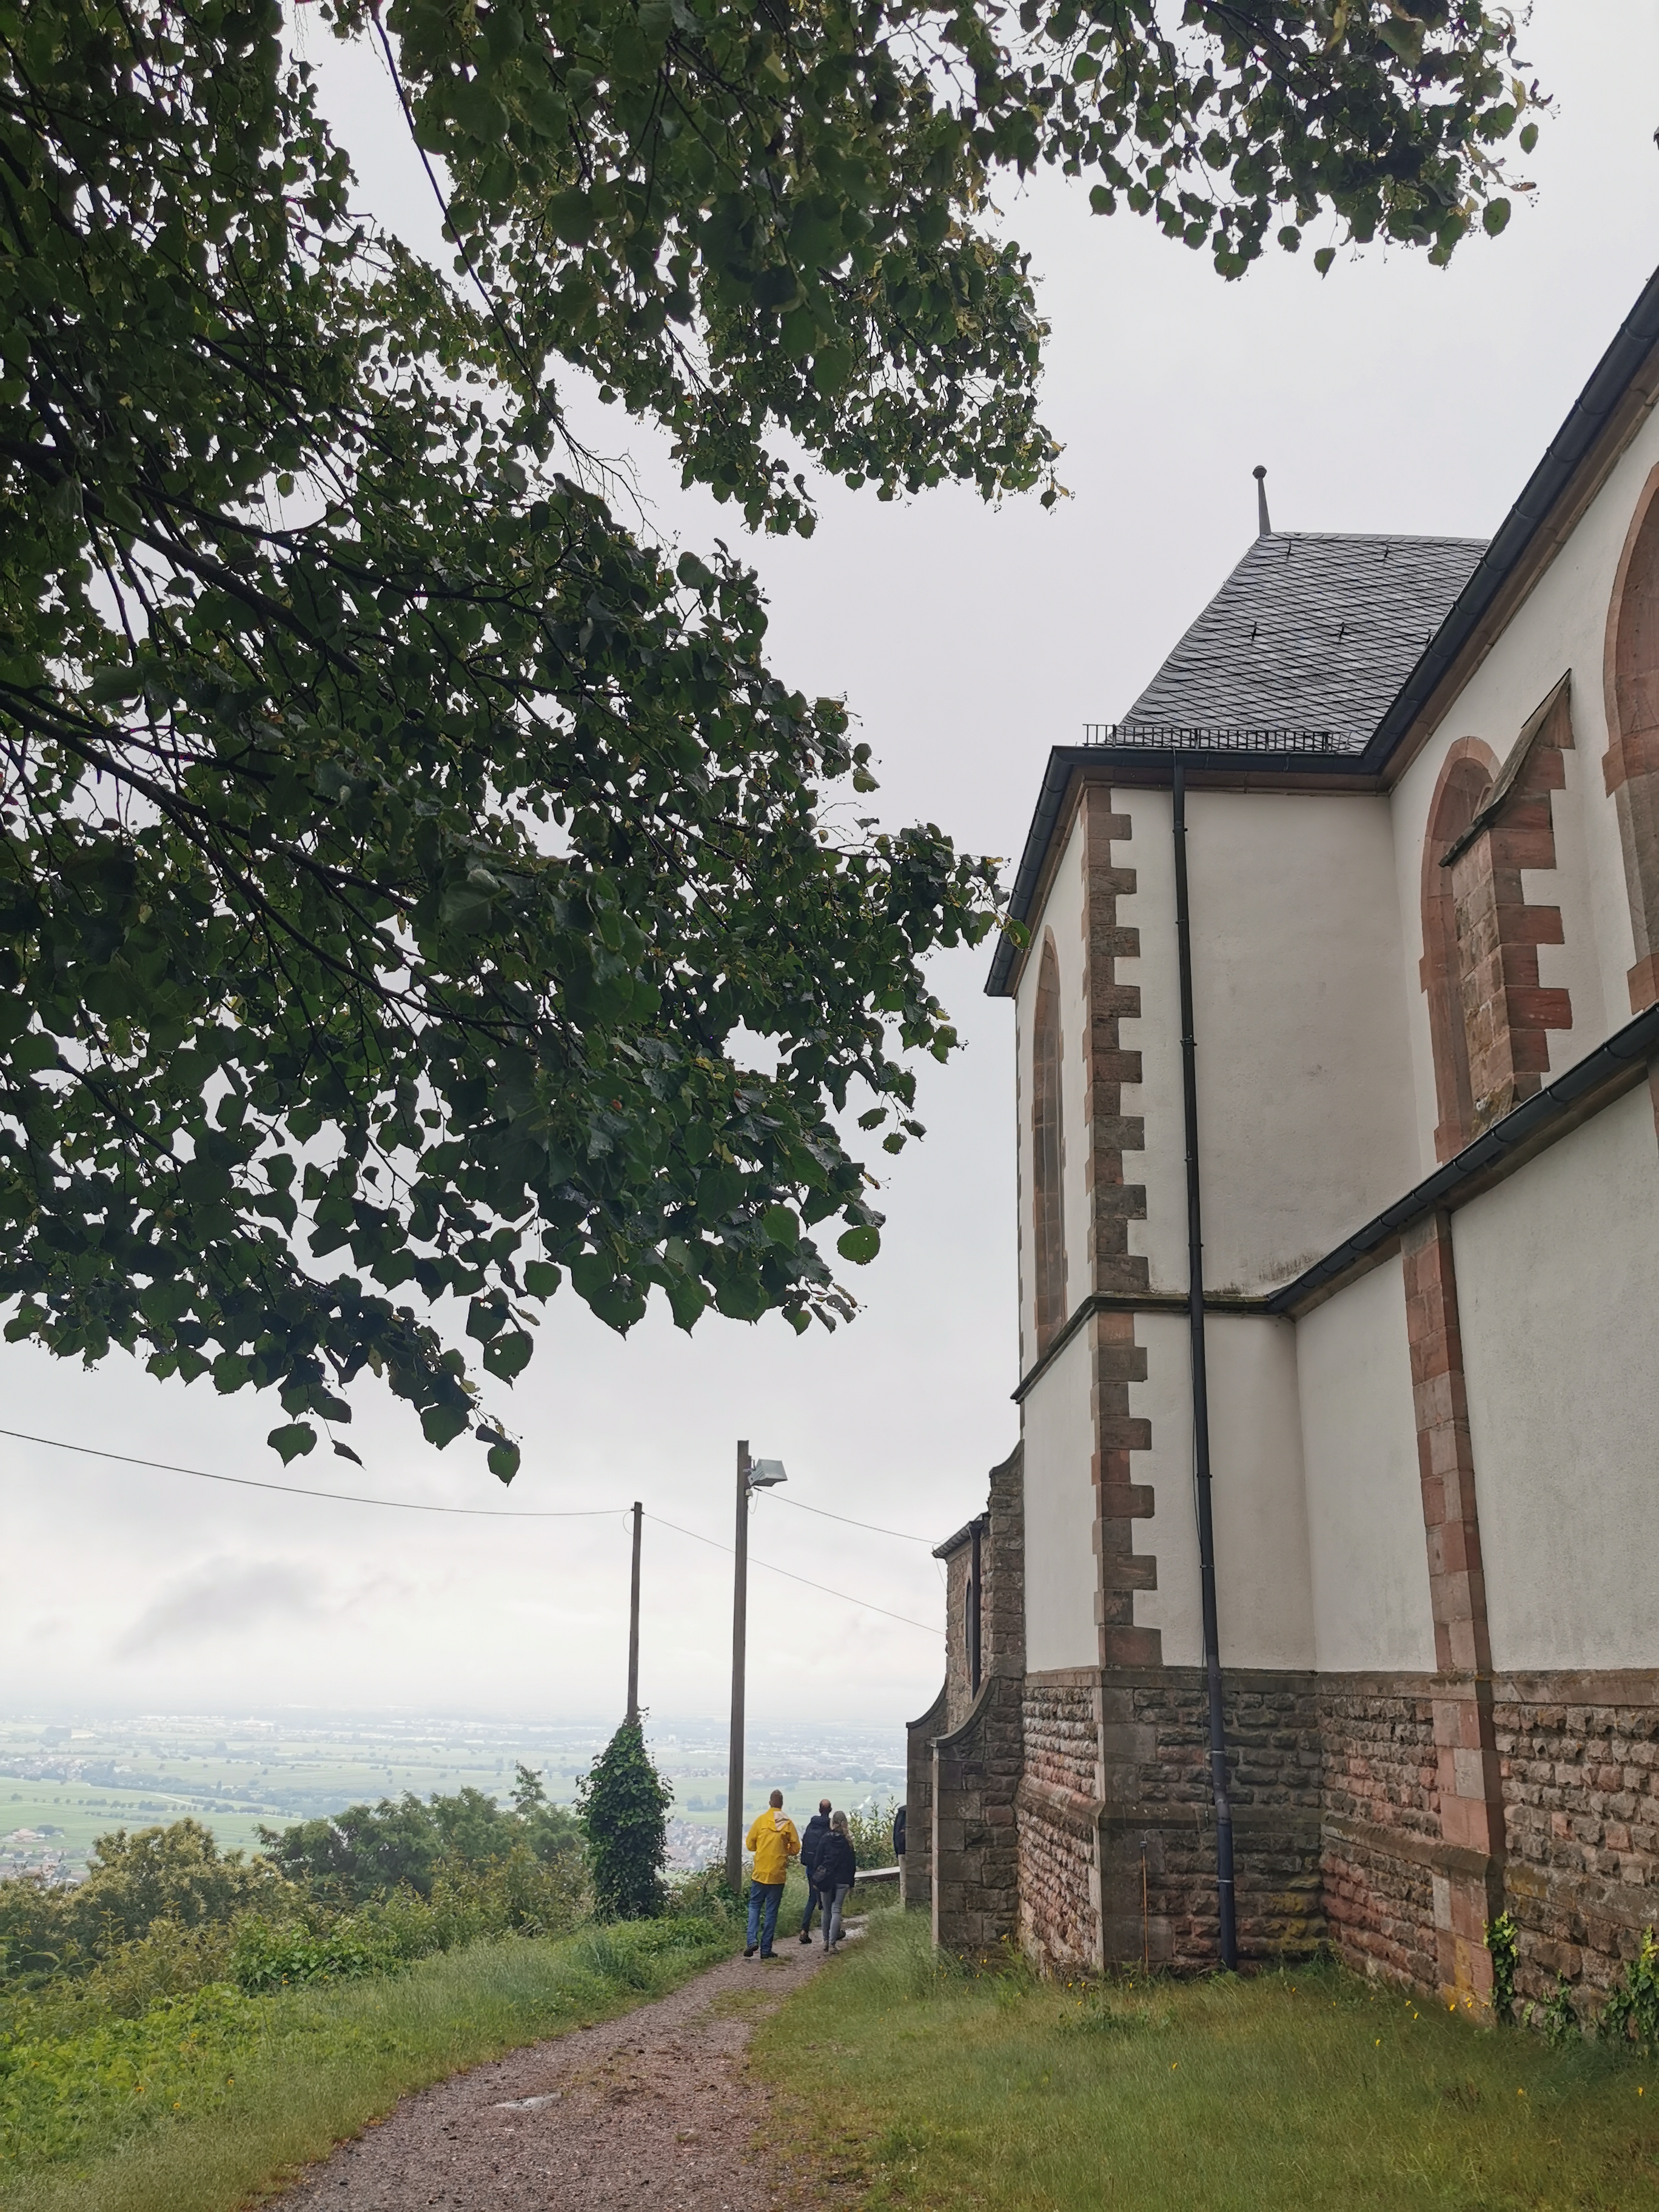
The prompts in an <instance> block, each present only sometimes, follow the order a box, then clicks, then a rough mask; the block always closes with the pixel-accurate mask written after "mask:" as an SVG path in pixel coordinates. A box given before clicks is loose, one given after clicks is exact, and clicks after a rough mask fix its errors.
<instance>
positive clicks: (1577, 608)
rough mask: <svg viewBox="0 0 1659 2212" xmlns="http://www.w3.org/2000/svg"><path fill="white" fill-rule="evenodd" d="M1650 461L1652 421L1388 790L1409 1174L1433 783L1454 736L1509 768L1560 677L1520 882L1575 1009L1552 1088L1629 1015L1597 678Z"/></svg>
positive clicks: (1655, 432) (1418, 1078) (1423, 1103)
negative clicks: (1534, 849)
mask: <svg viewBox="0 0 1659 2212" xmlns="http://www.w3.org/2000/svg"><path fill="white" fill-rule="evenodd" d="M1656 465H1659V415H1656V416H1650V417H1649V418H1648V420H1647V422H1645V423H1644V425H1643V427H1642V428H1641V429H1640V430H1639V431H1638V434H1637V435H1636V437H1635V438H1634V440H1633V441H1632V443H1631V445H1630V446H1629V447H1627V448H1626V451H1625V453H1623V455H1622V456H1621V457H1620V459H1619V461H1618V462H1617V463H1616V465H1614V467H1613V470H1612V471H1611V473H1610V474H1609V476H1608V478H1607V482H1606V483H1604V484H1603V485H1602V487H1601V491H1600V492H1599V493H1598V494H1597V495H1596V497H1595V500H1594V501H1592V502H1591V504H1590V506H1589V507H1588V509H1587V510H1586V511H1585V513H1584V514H1583V516H1582V517H1581V519H1580V520H1579V522H1578V524H1577V526H1576V528H1575V529H1574V530H1573V532H1572V533H1571V536H1570V538H1568V539H1567V541H1566V543H1565V544H1564V545H1563V546H1562V548H1561V550H1560V551H1559V553H1558V554H1557V556H1556V557H1555V559H1554V560H1553V562H1552V563H1551V565H1550V566H1549V568H1547V570H1546V571H1545V573H1544V574H1543V575H1542V576H1541V578H1540V580H1539V581H1538V583H1537V584H1536V585H1535V586H1534V589H1533V590H1532V592H1531V593H1530V594H1529V595H1528V598H1527V599H1525V600H1524V601H1523V603H1522V605H1521V606H1520V608H1519V609H1518V610H1517V611H1516V613H1515V614H1514V615H1513V616H1512V617H1511V618H1510V622H1509V623H1508V625H1507V627H1506V628H1505V629H1504V632H1503V633H1502V635H1500V636H1499V638H1498V641H1497V642H1496V643H1495V644H1494V646H1493V647H1492V650H1491V652H1490V653H1488V654H1487V655H1486V659H1485V660H1484V661H1482V663H1481V665H1480V667H1479V668H1477V669H1476V670H1475V671H1474V674H1473V675H1472V676H1471V677H1470V678H1469V680H1468V683H1467V684H1465V685H1464V687H1463V689H1462V691H1461V692H1460V693H1459V694H1458V696H1457V697H1456V698H1455V701H1454V702H1453V704H1452V705H1451V707H1450V708H1449V709H1448V711H1447V712H1446V713H1445V714H1444V715H1443V718H1442V720H1441V721H1440V724H1439V726H1438V727H1437V730H1436V732H1435V733H1434V735H1433V737H1432V738H1431V739H1430V740H1429V742H1428V743H1427V744H1425V746H1424V747H1423V749H1422V750H1421V751H1420V752H1419V754H1418V755H1417V757H1416V758H1415V759H1414V760H1413V762H1412V763H1411V764H1410V766H1409V767H1408V768H1407V770H1406V771H1405V773H1404V775H1402V776H1401V780H1400V781H1399V783H1398V784H1397V785H1396V787H1395V790H1394V792H1393V793H1392V794H1391V797H1390V802H1389V803H1390V806H1391V811H1392V814H1393V823H1394V846H1395V895H1396V898H1397V902H1398V907H1399V912H1400V915H1401V922H1402V925H1403V937H1402V945H1403V952H1404V982H1405V988H1406V1002H1407V1009H1408V1016H1409V1025H1410V1036H1411V1059H1412V1070H1413V1085H1414V1091H1415V1105H1416V1110H1415V1130H1414V1136H1415V1140H1416V1147H1417V1168H1416V1174H1417V1175H1418V1176H1421V1175H1425V1174H1427V1173H1428V1172H1429V1171H1430V1170H1431V1169H1432V1167H1433V1166H1434V1164H1435V1146H1434V1131H1435V1127H1436V1123H1437V1119H1438V1115H1437V1109H1436V1101H1435V1078H1434V1055H1433V1050H1432V1047H1431V1042H1430V1036H1429V1019H1428V1003H1427V1000H1426V998H1425V994H1424V990H1423V987H1422V982H1421V980H1420V975H1419V963H1420V961H1421V959H1422V957H1423V951H1424V942H1423V928H1422V913H1421V905H1422V896H1421V872H1422V865H1423V852H1424V842H1425V836H1426V835H1427V829H1428V823H1429V818H1430V809H1431V805H1432V803H1433V799H1434V793H1435V791H1436V787H1437V784H1438V781H1439V778H1440V775H1441V772H1442V769H1443V767H1444V766H1445V763H1446V761H1447V757H1448V756H1449V754H1450V752H1451V751H1452V749H1453V747H1454V746H1455V744H1458V743H1459V741H1460V740H1465V739H1469V738H1474V739H1478V740H1480V742H1482V743H1483V744H1486V746H1488V747H1490V749H1491V750H1492V753H1493V754H1495V755H1496V757H1497V758H1498V762H1499V763H1500V764H1501V763H1503V762H1504V760H1506V759H1507V758H1508V757H1509V754H1510V748H1511V747H1512V745H1513V744H1514V743H1515V741H1516V737H1517V736H1518V735H1519V733H1520V731H1521V729H1522V726H1523V725H1524V723H1525V722H1526V720H1527V719H1528V716H1529V715H1530V714H1532V712H1533V710H1534V708H1536V707H1537V706H1538V705H1539V704H1540V702H1541V701H1542V700H1543V699H1544V698H1545V696H1547V693H1548V692H1549V691H1550V690H1551V689H1552V687H1553V685H1554V684H1556V683H1557V681H1558V680H1559V678H1561V677H1562V676H1563V675H1564V674H1565V673H1566V672H1567V671H1568V670H1571V673H1572V696H1571V714H1572V732H1573V744H1572V748H1571V750H1569V751H1566V752H1565V753H1564V755H1563V766H1564V769H1565V788H1564V789H1561V790H1558V791H1555V792H1553V793H1551V795H1550V812H1551V818H1552V823H1553V829H1554V842H1555V861H1556V865H1555V866H1554V867H1553V868H1551V869H1527V870H1524V871H1523V873H1522V889H1523V892H1524V895H1525V896H1526V898H1527V900H1528V903H1529V904H1534V905H1541V906H1558V907H1559V908H1560V909H1561V919H1562V925H1563V934H1564V937H1565V942H1564V943H1563V944H1561V945H1541V946H1540V948H1539V982H1540V985H1541V987H1544V988H1552V987H1554V988H1561V989H1565V990H1566V992H1567V993H1568V994H1569V996H1570V999H1571V1015H1572V1019H1571V1026H1570V1027H1564V1028H1560V1029H1552V1030H1550V1031H1549V1033H1548V1045H1549V1073H1548V1074H1547V1075H1546V1076H1545V1077H1544V1080H1545V1081H1546V1082H1548V1081H1549V1080H1551V1079H1553V1077H1554V1076H1555V1075H1558V1074H1559V1073H1561V1071H1562V1070H1563V1069H1565V1068H1566V1067H1569V1066H1572V1065H1573V1063H1574V1062H1575V1061H1577V1060H1582V1059H1583V1057H1584V1055H1585V1054H1587V1053H1589V1052H1590V1051H1592V1050H1594V1048H1595V1046H1596V1045H1598V1044H1599V1043H1601V1041H1602V1039H1603V1038H1604V1037H1606V1036H1607V1035H1608V1034H1609V1033H1610V1032H1611V1031H1612V1030H1615V1029H1618V1028H1620V1027H1621V1026H1622V1025H1623V1024H1624V1023H1625V1022H1626V1021H1627V1020H1628V1019H1629V1018H1630V1015H1631V1011H1632V1009H1631V1003H1630V997H1629V991H1628V987H1627V984H1626V973H1627V971H1628V970H1629V969H1630V967H1631V966H1632V963H1633V961H1634V959H1635V957H1636V951H1635V940H1634V936H1633V933H1632V924H1631V915H1630V902H1629V897H1628V894H1627V891H1626V880H1625V866H1624V859H1623V854H1622V852H1621V848H1620V834H1619V820H1618V811H1617V808H1616V806H1615V804H1614V801H1613V799H1612V798H1611V797H1610V796H1609V794H1608V793H1607V787H1606V783H1605V780H1604V777H1603V774H1602V766H1601V763H1602V756H1603V755H1604V754H1605V752H1606V751H1607V737H1608V732H1607V700H1606V694H1605V681H1604V678H1605V664H1606V655H1607V629H1608V618H1609V614H1610V611H1611V609H1612V605H1613V594H1614V589H1615V586H1616V583H1617V580H1618V573H1619V567H1620V558H1621V556H1622V555H1623V552H1624V549H1625V543H1626V537H1627V535H1628V532H1629V530H1630V526H1631V521H1632V516H1633V515H1634V513H1635V512H1636V509H1637V506H1638V501H1639V500H1640V498H1641V495H1642V492H1643V489H1644V486H1645V485H1646V483H1647V481H1648V478H1649V477H1650V474H1651V472H1652V471H1653V470H1654V468H1655V467H1656ZM1414 1179H1415V1177H1414V1176H1413V1177H1411V1178H1408V1179H1407V1180H1408V1181H1409V1180H1414Z"/></svg>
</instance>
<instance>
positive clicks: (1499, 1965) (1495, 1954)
mask: <svg viewBox="0 0 1659 2212" xmlns="http://www.w3.org/2000/svg"><path fill="white" fill-rule="evenodd" d="M1516 1939H1517V1930H1516V1925H1515V1917H1514V1915H1513V1914H1512V1913H1508V1912H1500V1913H1499V1914H1498V1917H1497V1918H1496V1919H1495V1920H1489V1921H1488V1922H1487V1923H1486V1950H1487V1954H1488V1955H1489V1956H1490V1957H1491V1960H1492V2017H1493V2019H1494V2020H1496V2021H1498V2023H1499V2025H1500V2026H1501V2027H1510V2026H1512V2025H1513V2023H1514V2020H1515V1962H1516Z"/></svg>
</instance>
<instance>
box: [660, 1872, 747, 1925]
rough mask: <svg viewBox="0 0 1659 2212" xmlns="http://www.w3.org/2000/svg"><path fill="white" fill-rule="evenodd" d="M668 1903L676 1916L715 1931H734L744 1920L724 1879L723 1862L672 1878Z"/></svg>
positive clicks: (740, 1907)
mask: <svg viewBox="0 0 1659 2212" xmlns="http://www.w3.org/2000/svg"><path fill="white" fill-rule="evenodd" d="M668 1899H669V1904H670V1905H671V1909H672V1910H673V1911H675V1912H676V1913H679V1914H684V1916H685V1917H688V1918H690V1919H696V1920H701V1921H707V1922H708V1923H711V1924H712V1925H713V1926H714V1927H716V1928H720V1929H725V1928H727V1927H735V1926H736V1925H737V1924H738V1922H739V1921H740V1920H741V1918H742V1917H743V1910H742V1905H741V1902H740V1900H739V1899H738V1897H737V1896H736V1895H735V1893H733V1891H732V1888H731V1887H730V1885H729V1884H728V1883H727V1881H726V1862H725V1860H724V1859H720V1860H717V1861H716V1862H715V1863H714V1865H712V1866H706V1867H699V1868H698V1869H697V1870H696V1873H695V1874H681V1875H670V1876H669V1881H668Z"/></svg>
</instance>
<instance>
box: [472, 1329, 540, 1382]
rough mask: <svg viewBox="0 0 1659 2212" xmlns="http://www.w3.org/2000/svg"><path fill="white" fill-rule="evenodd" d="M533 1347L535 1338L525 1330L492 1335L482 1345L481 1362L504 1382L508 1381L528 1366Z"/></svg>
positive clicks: (534, 1347)
mask: <svg viewBox="0 0 1659 2212" xmlns="http://www.w3.org/2000/svg"><path fill="white" fill-rule="evenodd" d="M535 1349H536V1340H535V1338H534V1337H533V1336H532V1335H531V1334H529V1332H528V1331H527V1330H525V1329H520V1330H517V1331H515V1332H513V1334H510V1335H507V1336H497V1337H493V1338H492V1339H491V1340H490V1341H489V1343H488V1344H487V1345H485V1346H484V1351H483V1364H484V1365H485V1366H486V1367H487V1368H488V1369H489V1372H490V1373H491V1374H492V1375H499V1376H501V1380H502V1381H503V1382H504V1383H510V1382H511V1381H512V1380H513V1376H515V1375H521V1374H522V1373H523V1372H524V1370H525V1369H526V1367H528V1366H529V1364H530V1356H531V1354H532V1352H534V1351H535Z"/></svg>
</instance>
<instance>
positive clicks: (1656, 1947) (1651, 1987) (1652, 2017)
mask: <svg viewBox="0 0 1659 2212" xmlns="http://www.w3.org/2000/svg"><path fill="white" fill-rule="evenodd" d="M1595 2028H1596V2033H1597V2034H1598V2035H1600V2036H1601V2037H1602V2038H1604V2039H1606V2040H1607V2041H1608V2042H1617V2043H1622V2044H1634V2045H1636V2046H1637V2048H1638V2051H1640V2053H1641V2055H1642V2057H1644V2058H1650V2057H1653V2056H1654V2055H1655V2054H1656V2053H1659V1942H1655V1940H1654V1932H1653V1930H1652V1929H1651V1928H1650V1929H1648V1931H1647V1933H1646V1935H1644V1936H1643V1938H1642V1948H1641V1949H1640V1950H1639V1951H1638V1953H1637V1954H1636V1956H1635V1957H1634V1958H1633V1959H1632V1960H1629V1961H1628V1963H1627V1964H1626V1967H1625V1981H1624V1986H1623V1988H1622V1989H1617V1990H1614V1991H1613V1995H1612V1996H1610V1997H1609V1998H1608V1999H1607V2004H1606V2006H1605V2007H1604V2008H1603V2010H1602V2013H1601V2018H1600V2019H1599V2020H1598V2021H1596V2023H1595Z"/></svg>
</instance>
